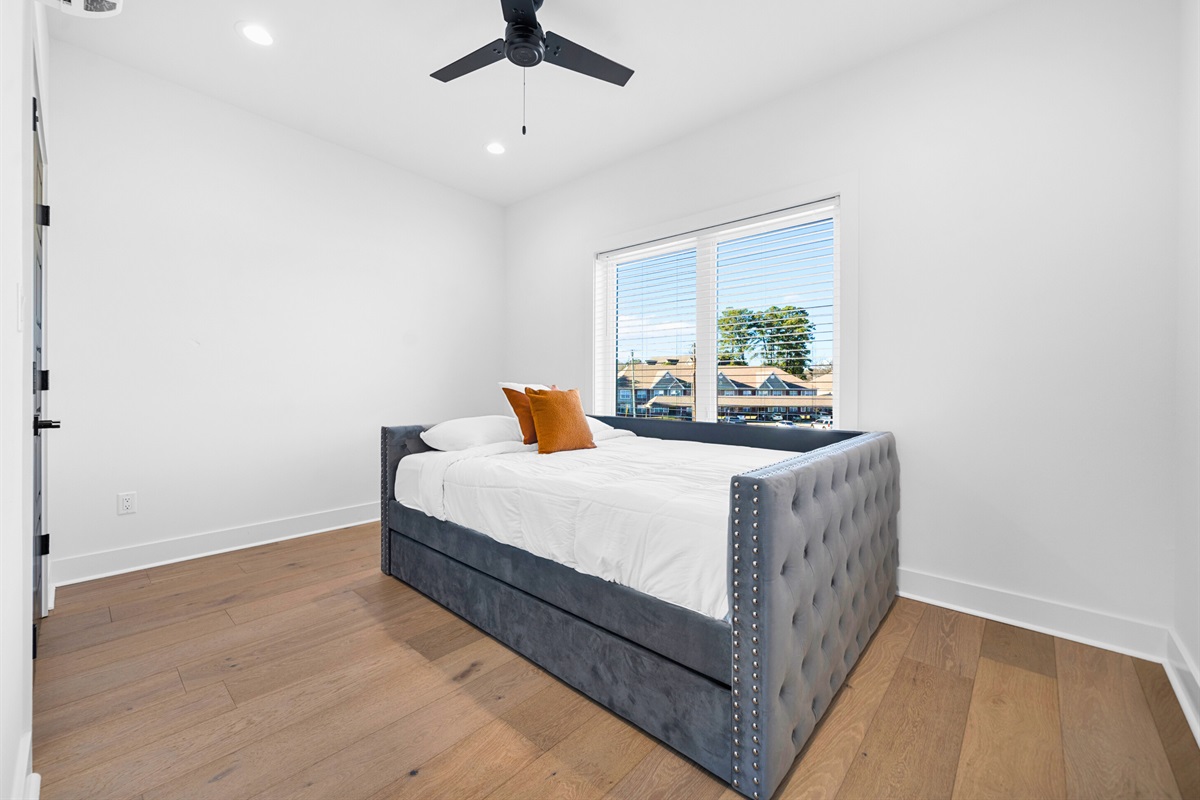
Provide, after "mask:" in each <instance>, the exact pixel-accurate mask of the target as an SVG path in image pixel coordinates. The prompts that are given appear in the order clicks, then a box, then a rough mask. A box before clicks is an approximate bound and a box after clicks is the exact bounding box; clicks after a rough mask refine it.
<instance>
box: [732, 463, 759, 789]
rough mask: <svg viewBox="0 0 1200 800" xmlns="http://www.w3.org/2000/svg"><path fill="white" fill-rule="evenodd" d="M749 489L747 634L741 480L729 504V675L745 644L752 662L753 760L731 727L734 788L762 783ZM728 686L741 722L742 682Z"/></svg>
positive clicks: (736, 678) (755, 553) (755, 499)
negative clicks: (742, 778) (744, 781)
mask: <svg viewBox="0 0 1200 800" xmlns="http://www.w3.org/2000/svg"><path fill="white" fill-rule="evenodd" d="M751 487H752V489H753V492H752V494H751V497H750V503H751V509H750V514H751V520H750V524H751V545H750V548H751V558H750V567H751V572H750V602H751V606H752V608H751V620H752V621H751V622H750V631H746V630H745V621H744V620H743V618H742V616H741V614H740V611H741V599H742V594H741V593H742V590H743V586H742V584H741V580H740V578H741V566H742V557H741V551H742V542H741V538H742V524H741V523H742V520H741V516H740V515H741V505H740V502H741V500H742V493H741V491H740V490H741V481H737V480H735V481H733V489H734V491H733V503H731V505H733V513H732V514H731V515H730V516H731V517H732V519H733V536H732V538H733V542H732V551H733V576H734V579H733V605H732V608H733V612H734V613H733V614H732V615H731V617H730V621H731V623H732V625H731V629H732V640H733V661H734V664H733V672H734V673H739V671H740V664H739V663H738V662H739V661H740V660H741V655H740V653H739V652H738V651H739V650H740V649H741V648H742V647H744V646H746V645H747V644H748V645H750V655H751V656H752V660H753V671H752V672H751V681H750V687H749V689H750V694H749V698H748V699H749V701H750V702H749V706H750V714H751V717H752V727H753V730H754V735H753V737H752V739H753V743H754V749H753V761H751V762H750V763H748V764H743V763H741V759H742V756H743V753H742V739H741V726H740V725H737V724H735V725H734V726H733V737H732V748H731V750H730V752H731V753H732V755H733V762H734V763H733V773H734V776H735V777H734V778H733V781H732V783H733V786H734V787H735V788H736V787H740V785H741V784H740V782H739V778H738V777H736V776H739V775H741V774H742V773H744V772H749V773H750V776H749V777H750V778H751V780H752V781H753V783H754V785H755V786H759V785H761V782H762V770H761V765H760V762H759V760H758V756H759V750H758V747H759V744H760V743H759V737H758V730H759V726H758V715H759V714H758V711H759V709H758V706H759V698H760V696H761V695H762V692H763V687H762V683H761V680H760V678H761V675H760V672H759V663H758V644H759V641H758V632H759V627H758V621H757V620H758V597H757V595H758V594H759V592H760V579H761V575H760V574H759V566H760V564H759V561H760V558H759V556H760V555H761V553H760V552H759V549H760V548H759V539H758V520H757V519H755V517H758V511H759V509H758V508H757V506H758V505H759V501H760V498H759V494H758V492H759V484H757V483H754V484H751ZM735 503H736V505H735ZM746 637H749V642H746V641H745V639H746ZM732 683H733V686H732V687H731V688H730V692H731V695H732V700H733V708H734V712H733V713H734V722H735V723H740V722H741V719H742V715H741V706H742V700H743V698H742V689H743V688H744V686H743V684H742V681H741V676H740V674H734V675H733V680H732ZM753 796H754V797H755V798H758V796H759V793H758V792H757V791H755V792H754V793H753Z"/></svg>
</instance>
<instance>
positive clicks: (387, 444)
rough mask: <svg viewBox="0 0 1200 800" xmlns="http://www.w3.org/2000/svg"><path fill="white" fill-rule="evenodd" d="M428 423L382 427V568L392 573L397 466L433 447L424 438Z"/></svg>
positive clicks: (380, 527)
mask: <svg viewBox="0 0 1200 800" xmlns="http://www.w3.org/2000/svg"><path fill="white" fill-rule="evenodd" d="M428 427H429V426H427V425H395V426H393V427H390V428H381V429H380V431H379V460H380V470H379V568H380V570H382V571H383V574H384V575H391V574H392V573H391V559H392V548H391V536H390V534H389V532H388V529H389V527H390V526H389V523H388V506H389V505H391V502H392V500H394V499H396V466H397V465H398V464H399V463H400V459H402V458H404V457H405V456H407V455H411V454H413V453H424V452H425V451H426V450H429V449H431V448H430V447H429V445H427V444H425V440H423V439H422V438H421V431H423V430H426V429H427V428H428Z"/></svg>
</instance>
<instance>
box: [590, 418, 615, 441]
mask: <svg viewBox="0 0 1200 800" xmlns="http://www.w3.org/2000/svg"><path fill="white" fill-rule="evenodd" d="M587 421H588V427H589V428H591V429H592V436H595V435H596V434H598V433H604V432H605V431H611V430H613V426H612V425H609V424H608V423H607V422H601V421H600V420H598V419H596V418H595V417H588V418H587Z"/></svg>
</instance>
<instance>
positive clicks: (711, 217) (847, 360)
mask: <svg viewBox="0 0 1200 800" xmlns="http://www.w3.org/2000/svg"><path fill="white" fill-rule="evenodd" d="M857 187H858V181H857V177H856V176H855V175H852V174H850V175H842V176H838V177H835V178H830V179H829V180H826V181H820V182H817V183H813V184H810V185H807V186H804V187H800V188H798V189H792V190H789V191H786V192H779V193H775V194H771V195H767V196H765V197H760V198H756V199H754V200H751V201H747V202H745V203H738V204H736V205H732V206H725V207H723V208H719V209H714V210H711V211H707V212H704V213H702V214H697V215H693V216H691V217H687V218H684V219H677V220H673V221H667V222H663V223H659V224H657V225H654V226H652V227H650V228H644V229H641V230H638V231H631V232H627V233H624V234H620V235H616V236H613V237H610V238H609V239H608V240H607V241H604V242H601V244H602V245H605V246H603V247H600V248H597V250H596V251H595V253H594V256H593V264H594V283H593V309H594V311H593V328H592V330H593V348H592V352H593V360H592V367H593V383H592V408H593V413H595V414H599V415H612V414H615V412H616V402H617V401H616V374H615V369H614V365H615V364H616V350H615V347H616V270H615V269H614V268H612V267H611V266H610V265H613V264H615V258H616V257H619V256H620V255H622V253H634V252H636V253H638V256H639V257H648V256H652V255H654V254H655V253H657V252H668V251H671V250H674V249H680V248H683V247H688V246H695V247H696V251H697V253H696V256H697V269H696V298H697V299H696V329H697V331H702V330H709V329H715V326H716V313H717V309H716V255H715V254H716V248H715V246H714V241H715V239H714V237H713V235H712V231H713V230H718V231H719V232H720V236H721V237H722V238H725V237H728V236H729V235H730V234H731V232H732V230H733V229H735V228H736V227H737V226H736V225H735V224H733V223H735V222H736V221H738V220H746V221H747V226H746V228H745V229H744V230H738V235H746V234H747V233H753V231H754V228H758V227H763V228H769V227H770V226H771V225H773V224H777V222H778V220H779V219H782V218H786V217H788V216H794V215H796V214H797V213H798V212H803V211H805V210H806V209H807V210H808V211H810V212H811V211H815V210H819V209H822V208H825V207H829V206H833V207H834V209H835V210H834V213H835V215H836V217H835V219H836V222H835V225H834V234H835V238H834V247H835V254H836V258H835V261H834V290H833V295H834V306H835V317H834V334H833V359H834V360H833V363H834V374H833V414H834V419H835V420H836V421H837V425H838V427H839V428H842V429H845V430H853V429H856V428H858V426H859V420H858V233H857V231H858V190H857ZM680 231H689V232H688V233H684V234H680ZM706 234H707V237H706ZM631 242H634V243H636V244H630V243H631ZM716 344H717V343H716V341H715V337H711V340H710V341H701V337H699V336H698V337H697V342H696V382H695V385H694V386H693V387H692V395H693V397H695V399H696V404H695V411H694V417H693V419H695V420H696V421H700V422H713V421H715V420H716V419H717V396H718V392H717V372H718V369H717V359H716Z"/></svg>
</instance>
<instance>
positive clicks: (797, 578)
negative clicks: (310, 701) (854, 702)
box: [380, 417, 900, 799]
mask: <svg viewBox="0 0 1200 800" xmlns="http://www.w3.org/2000/svg"><path fill="white" fill-rule="evenodd" d="M602 419H603V421H604V422H607V423H608V424H610V425H612V426H614V427H618V428H625V429H628V430H632V431H633V432H634V433H637V434H638V435H641V436H654V437H658V438H662V439H687V440H694V441H701V442H713V443H720V444H740V445H744V446H750V447H760V448H769V449H772V450H787V451H792V452H795V453H796V454H797V455H796V457H794V458H791V459H788V460H785V461H782V462H777V463H774V464H771V465H769V466H764V467H763V468H761V469H758V470H754V471H751V472H748V473H746V474H743V475H736V476H734V477H733V478H732V479H731V481H730V487H729V607H730V609H731V611H730V616H729V619H728V621H725V620H716V619H712V618H710V617H706V616H704V615H703V614H700V613H697V612H695V611H691V610H689V609H686V608H683V607H681V606H677V605H673V604H670V603H666V602H664V601H662V600H659V599H657V598H654V597H651V596H650V595H647V594H643V593H641V592H638V591H636V590H633V589H629V588H627V587H624V586H620V585H618V584H614V583H610V582H608V581H605V580H602V579H600V578H596V577H593V576H590V575H585V574H583V573H580V572H576V571H575V570H573V569H570V568H569V567H565V566H563V565H561V564H558V563H556V562H553V561H549V560H547V559H544V558H541V557H539V556H535V555H533V554H531V553H528V552H526V551H524V550H520V549H518V548H514V547H511V546H509V545H506V544H502V543H500V542H497V541H495V540H494V539H491V538H489V537H487V536H485V535H483V534H481V533H478V532H476V531H473V530H470V529H468V528H464V527H462V526H459V525H455V524H454V523H452V522H445V521H441V520H437V519H435V518H433V517H430V516H428V515H426V514H423V513H421V512H419V511H415V510H413V509H411V508H407V507H405V506H403V505H401V504H400V503H398V502H397V501H396V499H395V495H394V486H395V479H396V467H397V464H399V462H400V459H402V458H404V457H405V456H406V455H409V454H412V453H417V452H422V451H424V450H427V449H429V448H428V447H427V446H426V445H425V444H424V442H423V441H422V440H421V439H420V436H419V434H420V432H421V431H422V430H424V429H425V427H426V426H422V425H405V426H399V427H390V428H384V429H383V431H382V474H381V487H380V488H381V501H382V505H381V509H380V510H381V516H382V526H381V527H382V542H381V545H382V548H381V558H382V569H383V571H384V572H385V573H387V574H389V575H393V576H395V577H396V578H399V579H400V580H402V581H404V582H405V583H408V584H409V585H411V586H413V587H414V588H416V589H417V590H419V591H421V592H422V593H424V594H426V595H428V596H429V597H431V598H432V599H434V600H436V601H437V602H438V603H440V604H442V605H443V606H445V607H447V608H449V609H450V610H451V611H454V612H455V613H457V614H458V615H460V616H462V617H463V618H464V619H466V620H467V621H469V622H471V623H473V624H474V625H476V626H478V627H479V628H481V629H483V630H484V631H486V632H487V633H489V634H491V635H492V636H494V637H495V638H496V639H498V640H500V641H501V642H503V643H505V644H506V645H508V646H509V647H512V648H513V649H514V650H516V651H518V652H520V653H521V654H523V655H524V656H526V657H527V658H529V659H530V660H531V661H534V662H535V663H537V664H539V665H540V666H542V667H543V668H545V669H546V670H547V671H549V672H551V673H553V674H554V675H556V676H558V677H559V678H561V679H562V680H563V681H565V682H567V683H569V684H570V685H572V686H574V687H575V688H577V689H579V690H580V691H582V692H584V693H585V694H587V695H588V696H589V697H591V698H593V699H594V700H596V701H597V702H599V703H601V704H602V705H604V706H605V707H607V708H609V709H610V710H612V711H613V712H615V713H617V714H619V715H621V716H622V717H624V718H626V719H628V720H629V721H630V722H632V723H634V724H635V725H637V726H639V727H640V728H642V729H643V730H645V731H646V732H648V733H650V734H651V735H653V736H655V737H657V738H658V739H660V740H661V741H663V742H665V743H666V744H668V745H670V746H671V747H673V748H675V749H676V750H678V751H679V752H680V753H682V754H684V755H685V756H687V757H688V758H690V759H692V760H693V761H695V762H696V763H698V764H699V765H700V766H702V767H704V768H705V769H707V770H709V771H710V772H712V773H713V774H715V775H717V776H719V777H720V778H722V779H723V780H725V781H728V782H729V783H730V785H732V786H733V787H734V788H735V789H736V790H737V791H738V792H740V793H741V794H744V795H746V796H747V797H752V798H762V799H765V798H768V797H770V796H771V794H772V793H773V792H774V791H775V789H776V788H777V787H778V785H779V783H780V782H781V781H782V780H783V778H784V776H785V775H786V774H787V772H788V770H789V769H790V768H791V765H792V762H793V761H794V760H795V758H796V755H797V754H798V753H799V752H800V750H801V749H802V748H803V747H804V744H805V742H806V741H807V740H808V737H809V735H810V734H811V733H812V731H813V728H814V727H816V724H817V721H818V720H819V719H820V718H821V715H822V714H824V713H825V710H826V709H827V708H828V707H829V704H830V702H831V701H832V700H833V696H834V694H835V693H836V692H837V690H838V688H839V687H840V686H841V685H842V682H843V681H844V680H845V677H846V674H847V673H848V672H849V671H850V668H851V667H852V666H853V665H854V663H855V661H856V660H857V659H858V656H859V654H860V653H861V652H862V650H863V648H864V647H865V646H866V644H867V641H868V640H869V639H870V637H871V635H872V634H873V633H874V632H875V630H876V628H878V626H879V623H880V621H881V620H882V619H883V616H884V614H886V613H887V610H888V608H889V607H890V606H891V603H892V600H893V599H894V598H895V595H896V567H897V560H898V546H897V538H896V536H897V530H896V515H897V512H898V510H899V506H900V484H899V462H898V460H897V456H896V446H895V440H894V438H893V437H892V435H891V434H890V433H857V432H853V431H817V430H809V429H786V428H753V427H746V426H740V425H719V424H715V423H711V424H710V423H679V422H667V421H654V420H645V419H629V418H625V417H604V418H602Z"/></svg>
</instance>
